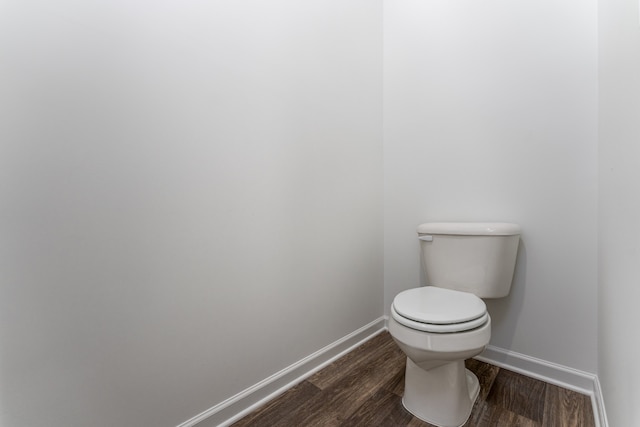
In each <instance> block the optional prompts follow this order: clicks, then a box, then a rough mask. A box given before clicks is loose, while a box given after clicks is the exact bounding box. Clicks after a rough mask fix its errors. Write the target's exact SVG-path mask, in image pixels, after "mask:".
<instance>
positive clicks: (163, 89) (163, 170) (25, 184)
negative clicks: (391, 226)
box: [0, 0, 383, 427]
mask: <svg viewBox="0 0 640 427" xmlns="http://www.w3.org/2000/svg"><path fill="white" fill-rule="evenodd" d="M0 9H1V12H0V85H1V86H0V93H2V95H1V96H0V99H1V101H0V117H1V119H0V120H1V121H2V122H1V123H0V141H1V143H0V197H1V200H2V204H1V206H0V275H1V276H0V405H1V407H0V425H3V426H29V427H36V426H65V427H68V426H88V425H90V426H115V425H120V426H172V425H176V424H179V423H181V422H183V421H185V420H186V419H188V418H190V417H192V416H194V415H197V414H198V413H200V412H202V411H204V410H206V409H208V408H209V407H211V406H213V405H214V404H216V403H218V402H220V401H222V400H224V399H226V398H228V397H230V396H232V395H234V394H235V393H237V392H239V391H241V390H243V389H245V388H246V387H248V386H251V385H253V384H255V383H257V382H258V381H260V380H262V379H264V378H266V377H267V376H269V375H271V374H273V373H274V372H276V371H278V370H280V369H282V368H284V367H286V366H288V365H290V364H291V363H293V362H296V361H298V360H300V359H301V358H303V357H304V356H307V355H309V354H311V353H312V352H314V351H316V350H318V349H320V348H322V347H323V346H325V345H327V344H329V343H331V342H333V341H335V340H337V339H338V338H341V337H343V336H344V335H346V334H348V333H350V332H352V331H354V330H356V329H358V328H359V327H361V326H363V325H365V324H367V323H369V322H370V321H372V320H374V319H375V318H377V317H379V316H380V315H382V304H383V302H382V297H383V290H382V231H381V230H382V143H381V137H382V135H381V114H382V111H381V97H382V96H381V90H380V88H381V73H382V66H381V60H382V57H381V55H382V39H381V22H382V18H381V12H382V9H381V3H380V2H370V1H365V0H349V1H344V0H321V1H320V0H316V1H306V2H299V1H293V0H289V1H287V0H272V1H269V2H262V1H258V0H250V1H247V0H245V1H219V2H197V1H190V2H180V1H166V2H146V1H142V0H133V1H132V0H127V1H119V2H117V1H116V2H113V1H91V2H75V1H65V0H63V1H58V2H54V3H52V2H41V3H37V2H35V3H34V2H3V4H2V5H1V6H0Z"/></svg>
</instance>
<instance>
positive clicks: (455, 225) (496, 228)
mask: <svg viewBox="0 0 640 427" xmlns="http://www.w3.org/2000/svg"><path fill="white" fill-rule="evenodd" d="M520 230H521V228H520V226H519V225H518V224H512V223H509V222H427V223H424V224H420V225H419V226H418V234H453V235H461V236H513V235H517V234H520Z"/></svg>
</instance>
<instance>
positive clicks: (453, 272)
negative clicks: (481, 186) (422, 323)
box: [418, 222, 520, 298]
mask: <svg viewBox="0 0 640 427" xmlns="http://www.w3.org/2000/svg"><path fill="white" fill-rule="evenodd" d="M418 237H419V239H420V248H421V253H422V264H423V268H424V271H425V274H426V279H427V284H428V285H431V286H437V287H441V288H447V289H453V290H456V291H463V292H470V293H472V294H475V295H477V296H479V297H480V298H502V297H505V296H507V295H508V294H509V291H510V290H511V282H512V281H513V271H514V269H515V265H516V255H517V253H518V242H519V241H520V226H519V225H517V224H511V223H504V222H499V223H498V222H493V223H489V222H482V223H481V222H477V223H471V222H429V223H425V224H420V225H419V226H418Z"/></svg>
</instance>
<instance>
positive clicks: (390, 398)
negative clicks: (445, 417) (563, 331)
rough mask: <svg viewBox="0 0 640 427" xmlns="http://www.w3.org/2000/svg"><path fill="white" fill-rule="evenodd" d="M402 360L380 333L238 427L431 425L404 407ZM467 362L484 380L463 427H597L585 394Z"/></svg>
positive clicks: (259, 410)
mask: <svg viewBox="0 0 640 427" xmlns="http://www.w3.org/2000/svg"><path fill="white" fill-rule="evenodd" d="M405 360H406V357H405V355H404V353H402V351H401V350H400V349H399V348H398V347H397V346H396V344H395V343H394V342H393V340H392V339H391V336H390V335H389V334H388V333H387V332H383V333H381V334H380V335H378V336H376V337H374V338H373V339H371V340H369V341H367V342H366V343H364V344H363V345H361V346H360V347H358V348H357V349H355V350H354V351H352V352H350V353H348V354H346V355H345V356H343V357H342V358H340V359H338V360H336V361H335V362H333V363H332V364H330V365H329V366H327V367H326V368H324V369H322V370H321V371H319V372H317V373H316V374H314V375H312V376H311V377H309V378H307V379H306V380H305V381H303V382H301V383H300V384H298V385H296V386H295V387H293V388H291V389H290V390H288V391H286V392H285V393H284V394H282V395H280V396H279V397H277V398H275V399H274V400H272V401H271V402H269V403H267V404H266V405H264V406H263V407H261V408H259V409H257V410H256V411H254V412H253V413H251V414H249V415H247V416H246V417H244V418H243V419H241V420H239V421H238V422H236V423H235V424H233V427H247V426H251V427H257V426H258V427H275V426H282V427H285V426H286V427H291V426H296V427H297V426H322V427H324V426H336V427H337V426H367V427H371V426H383V427H384V426H389V427H396V426H397V427H433V426H432V425H431V424H429V423H425V422H423V421H421V420H419V419H417V418H415V417H414V416H413V415H411V414H410V413H409V412H407V411H406V410H405V409H404V407H403V406H402V394H403V392H404V369H405ZM465 363H466V365H467V368H468V369H469V370H471V371H472V372H474V373H475V374H476V376H477V377H478V379H479V380H480V395H479V396H478V400H477V401H476V403H475V405H474V407H473V412H472V413H471V416H470V417H469V421H467V423H466V424H465V427H496V426H498V427H512V426H521V427H595V421H594V416H593V412H592V408H591V400H590V398H589V397H588V396H585V395H582V394H579V393H576V392H573V391H570V390H566V389H563V388H560V387H557V386H554V385H551V384H547V383H544V382H541V381H538V380H534V379H532V378H529V377H525V376H523V375H520V374H517V373H515V372H511V371H508V370H505V369H500V368H498V367H496V366H492V365H489V364H486V363H483V362H479V361H477V360H474V359H469V360H467V361H466V362H465Z"/></svg>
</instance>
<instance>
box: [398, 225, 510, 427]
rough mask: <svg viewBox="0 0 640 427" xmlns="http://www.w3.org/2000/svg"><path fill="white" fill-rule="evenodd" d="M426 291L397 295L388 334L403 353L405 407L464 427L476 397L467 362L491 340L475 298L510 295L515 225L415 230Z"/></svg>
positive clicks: (450, 425) (476, 388) (437, 422)
mask: <svg viewBox="0 0 640 427" xmlns="http://www.w3.org/2000/svg"><path fill="white" fill-rule="evenodd" d="M418 236H419V239H420V246H421V252H422V261H423V267H424V269H425V273H426V279H427V283H428V284H429V286H425V287H420V288H415V289H409V290H406V291H404V292H400V293H399V294H398V295H396V297H395V298H394V300H393V304H392V305H391V318H390V319H389V333H390V334H391V336H392V337H393V339H394V340H395V342H396V343H397V344H398V346H399V347H400V348H401V349H402V351H404V352H405V354H406V355H407V368H406V375H405V388H404V397H403V398H402V403H403V405H404V407H405V408H406V409H407V410H408V411H409V412H411V413H412V414H413V415H415V416H416V417H418V418H420V419H421V420H423V421H426V422H428V423H431V424H435V425H437V426H441V427H458V426H461V425H463V424H464V423H465V422H466V421H467V419H468V418H469V415H470V414H471V410H472V408H473V403H474V402H475V400H476V398H477V397H478V392H479V391H480V387H479V384H478V378H476V376H475V375H474V374H473V373H471V372H470V371H469V370H467V369H465V367H464V360H465V359H468V358H470V357H473V356H476V355H478V354H480V353H481V352H482V351H483V350H484V348H485V346H486V345H487V344H488V343H489V339H490V338H491V318H490V317H489V313H487V308H486V305H485V303H484V301H482V300H481V299H480V298H501V297H505V296H507V295H508V294H509V290H510V289H511V281H512V280H513V271H514V268H515V264H516V255H517V252H518V242H519V240H520V227H519V226H518V225H516V224H509V223H426V224H421V225H420V226H418Z"/></svg>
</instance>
